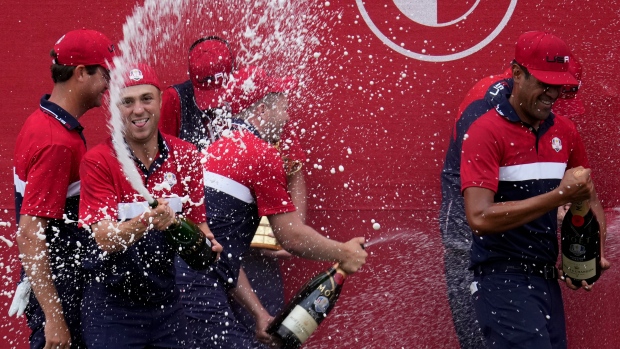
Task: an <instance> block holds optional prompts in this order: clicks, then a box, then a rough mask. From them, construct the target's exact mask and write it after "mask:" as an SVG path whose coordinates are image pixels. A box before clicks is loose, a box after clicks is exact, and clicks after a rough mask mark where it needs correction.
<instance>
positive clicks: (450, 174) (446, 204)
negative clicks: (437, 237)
mask: <svg viewBox="0 0 620 349" xmlns="http://www.w3.org/2000/svg"><path fill="white" fill-rule="evenodd" d="M496 77H497V75H496V76H490V77H487V78H485V79H483V80H481V81H480V82H479V83H477V84H476V85H475V86H474V87H473V88H472V89H471V90H470V91H469V92H468V94H467V97H465V100H469V101H470V102H469V104H468V105H467V107H465V108H464V110H463V111H462V113H461V114H459V117H458V119H457V120H456V122H455V124H454V127H453V130H452V137H450V144H449V146H448V150H447V151H446V158H445V160H444V164H443V169H442V171H441V189H442V190H441V195H442V201H441V208H440V211H439V215H440V218H439V221H440V230H441V236H442V241H443V243H444V245H445V246H447V247H450V248H456V249H461V250H469V248H470V246H471V236H472V235H471V229H470V228H469V225H468V224H467V218H466V217H465V204H464V202H463V196H462V195H461V153H462V148H463V138H464V137H465V135H466V134H467V130H468V129H469V127H470V126H471V125H472V123H474V122H475V121H476V120H478V118H480V117H481V116H482V115H484V114H485V113H486V112H488V111H489V110H491V109H493V108H494V107H495V106H497V105H498V104H500V103H502V102H506V101H507V98H508V96H509V95H510V93H511V91H512V83H513V81H512V79H504V80H499V81H497V80H495V83H494V84H492V85H491V86H489V85H490V83H489V81H490V80H491V79H495V78H496ZM482 88H485V90H484V91H482V90H481V89H482Z"/></svg>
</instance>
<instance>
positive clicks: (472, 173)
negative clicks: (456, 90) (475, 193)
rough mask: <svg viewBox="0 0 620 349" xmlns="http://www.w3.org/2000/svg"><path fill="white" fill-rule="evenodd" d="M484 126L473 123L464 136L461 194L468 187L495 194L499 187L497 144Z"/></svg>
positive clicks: (493, 136) (498, 150) (491, 133)
mask: <svg viewBox="0 0 620 349" xmlns="http://www.w3.org/2000/svg"><path fill="white" fill-rule="evenodd" d="M483 125H484V124H481V123H480V122H474V124H472V126H471V127H470V128H469V130H468V131H467V133H466V134H465V136H464V140H463V148H462V154H461V193H462V192H463V191H465V189H467V188H469V187H480V188H486V189H489V190H492V191H493V192H495V193H496V192H497V189H498V185H499V166H500V159H501V158H500V149H499V142H498V141H497V140H496V139H495V135H494V134H493V132H491V130H488V129H487V128H485V127H483Z"/></svg>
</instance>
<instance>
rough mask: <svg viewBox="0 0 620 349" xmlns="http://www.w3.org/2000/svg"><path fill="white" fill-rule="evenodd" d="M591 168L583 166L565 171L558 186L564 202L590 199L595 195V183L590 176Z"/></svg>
mask: <svg viewBox="0 0 620 349" xmlns="http://www.w3.org/2000/svg"><path fill="white" fill-rule="evenodd" d="M590 172H591V171H590V169H588V168H583V167H582V166H579V167H575V168H572V169H570V170H568V171H566V172H565V173H564V177H563V178H562V181H561V182H560V185H559V186H558V190H559V193H560V194H561V195H562V197H563V198H564V200H563V201H564V203H568V202H580V201H583V200H589V199H590V198H592V197H593V195H594V184H593V183H592V178H590Z"/></svg>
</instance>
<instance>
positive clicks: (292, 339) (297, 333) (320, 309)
mask: <svg viewBox="0 0 620 349" xmlns="http://www.w3.org/2000/svg"><path fill="white" fill-rule="evenodd" d="M346 277H347V274H346V273H345V272H344V271H343V270H342V269H340V268H339V267H338V264H336V265H334V266H333V267H331V268H329V269H328V270H327V271H325V272H323V273H321V274H319V275H317V276H315V277H314V278H312V279H311V280H310V281H308V282H307V283H306V284H305V285H304V286H303V287H302V288H301V289H300V290H299V291H298V292H297V294H296V295H295V297H293V298H292V299H291V301H290V302H289V303H288V304H287V305H286V306H285V307H284V310H282V311H281V312H280V314H278V315H277V316H276V317H275V319H274V320H273V322H272V323H271V325H270V326H269V328H268V329H267V332H268V333H269V334H270V335H272V336H274V337H276V338H278V339H279V340H280V341H281V343H282V347H281V348H282V349H297V348H299V347H301V345H302V344H303V343H304V342H305V341H306V340H307V339H308V337H310V335H311V334H312V333H313V332H314V331H315V330H316V328H317V327H318V326H319V325H320V324H321V322H322V321H323V319H325V317H327V315H328V314H329V312H330V311H331V310H332V309H333V308H334V305H335V304H336V300H338V297H339V296H340V291H341V290H342V284H343V283H344V280H345V278H346Z"/></svg>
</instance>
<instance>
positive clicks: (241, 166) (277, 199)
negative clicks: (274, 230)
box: [204, 121, 296, 287]
mask: <svg viewBox="0 0 620 349" xmlns="http://www.w3.org/2000/svg"><path fill="white" fill-rule="evenodd" d="M235 122H238V124H237V127H235V128H236V129H233V130H230V132H229V133H227V134H225V135H223V136H222V137H221V138H220V139H219V140H217V141H216V142H215V143H214V144H212V145H210V146H209V147H208V148H207V155H205V156H206V161H205V163H204V170H205V193H206V203H207V216H208V222H207V223H208V224H209V229H211V232H212V233H213V234H214V236H215V239H216V240H217V241H218V242H220V244H222V247H223V248H224V251H225V252H224V253H223V254H222V255H223V256H222V258H220V260H219V261H217V262H216V265H215V270H216V272H217V273H218V275H219V277H220V279H221V280H222V281H224V282H225V284H227V285H230V287H234V286H235V285H236V280H237V277H238V275H239V266H240V262H239V257H240V256H241V255H243V254H244V253H245V252H246V251H247V250H248V249H249V246H250V242H251V241H252V237H253V236H254V232H255V231H256V228H257V227H258V223H259V220H260V217H261V216H270V215H274V214H279V213H285V212H292V211H295V209H296V208H295V205H293V202H292V200H291V198H290V196H289V194H288V192H287V182H286V174H285V172H284V163H283V161H282V158H281V157H280V154H279V152H278V150H277V149H275V148H274V147H273V146H272V145H271V144H269V143H268V142H266V141H264V140H262V139H261V138H260V136H259V135H258V132H257V131H256V130H255V129H254V128H253V127H252V126H250V125H248V124H245V123H243V121H235ZM229 279H232V282H230V281H231V280H229Z"/></svg>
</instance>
